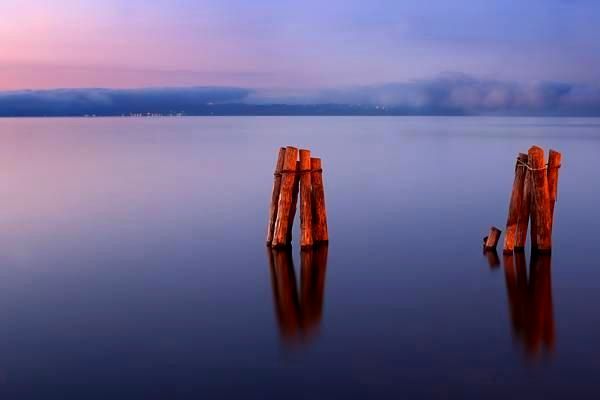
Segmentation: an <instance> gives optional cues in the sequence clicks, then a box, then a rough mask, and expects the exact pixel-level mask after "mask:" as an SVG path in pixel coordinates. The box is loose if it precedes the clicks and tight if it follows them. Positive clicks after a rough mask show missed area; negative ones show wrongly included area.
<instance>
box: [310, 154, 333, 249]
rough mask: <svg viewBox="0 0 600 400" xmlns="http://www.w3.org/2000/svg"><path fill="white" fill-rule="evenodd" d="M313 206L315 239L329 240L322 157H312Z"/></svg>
mask: <svg viewBox="0 0 600 400" xmlns="http://www.w3.org/2000/svg"><path fill="white" fill-rule="evenodd" d="M310 168H311V170H312V172H311V183H312V207H313V211H312V212H313V241H314V242H315V243H318V242H322V243H325V242H328V241H329V232H328V230H327V210H326V208H325V188H324V186H323V172H322V166H321V159H320V158H311V159H310Z"/></svg>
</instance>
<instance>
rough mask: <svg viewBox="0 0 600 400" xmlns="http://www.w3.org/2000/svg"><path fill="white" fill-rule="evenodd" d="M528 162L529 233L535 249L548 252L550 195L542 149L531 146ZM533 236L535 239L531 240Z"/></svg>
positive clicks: (550, 248)
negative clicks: (529, 188) (529, 167)
mask: <svg viewBox="0 0 600 400" xmlns="http://www.w3.org/2000/svg"><path fill="white" fill-rule="evenodd" d="M528 154H529V162H530V166H531V170H530V172H531V176H532V186H531V195H532V202H531V233H532V243H534V244H535V250H536V251H539V252H544V253H549V252H550V251H551V250H552V237H551V231H550V229H551V228H550V225H551V219H552V218H551V213H550V195H549V191H548V179H547V177H546V165H545V162H544V150H542V149H541V148H540V147H537V146H532V147H531V148H530V149H529V152H528ZM533 236H535V238H536V240H535V241H533Z"/></svg>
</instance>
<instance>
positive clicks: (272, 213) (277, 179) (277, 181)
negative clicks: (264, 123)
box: [267, 147, 285, 246]
mask: <svg viewBox="0 0 600 400" xmlns="http://www.w3.org/2000/svg"><path fill="white" fill-rule="evenodd" d="M284 159H285V147H281V148H279V154H278V155H277V162H276V164H275V172H274V174H273V175H274V178H273V192H272V193H271V206H270V207H269V224H268V226H267V246H270V245H271V242H272V241H273V231H274V229H275V220H276V219H277V203H278V202H279V191H280V189H281V170H282V169H283V161H284Z"/></svg>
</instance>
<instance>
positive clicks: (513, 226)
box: [504, 153, 527, 254]
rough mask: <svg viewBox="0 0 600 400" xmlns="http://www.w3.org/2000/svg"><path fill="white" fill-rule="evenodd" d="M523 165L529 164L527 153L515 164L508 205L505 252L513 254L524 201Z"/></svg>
mask: <svg viewBox="0 0 600 400" xmlns="http://www.w3.org/2000/svg"><path fill="white" fill-rule="evenodd" d="M523 165H527V154H523V153H521V154H519V156H518V157H517V164H516V166H515V180H514V182H513V188H512V195H511V196H510V204H509V206H508V218H507V220H506V232H505V234H504V254H511V253H512V252H513V250H514V248H515V241H516V236H517V224H518V221H519V212H520V211H521V203H522V202H523V190H524V188H525V173H526V171H527V169H526V168H524V167H523Z"/></svg>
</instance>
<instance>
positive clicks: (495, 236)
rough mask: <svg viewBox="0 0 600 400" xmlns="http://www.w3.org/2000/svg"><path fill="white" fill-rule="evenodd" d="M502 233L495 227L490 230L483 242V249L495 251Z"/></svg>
mask: <svg viewBox="0 0 600 400" xmlns="http://www.w3.org/2000/svg"><path fill="white" fill-rule="evenodd" d="M501 233H502V231H501V230H500V229H498V228H496V227H495V226H492V227H491V228H490V233H489V235H488V236H487V239H486V240H485V244H484V247H485V249H486V250H492V249H493V250H495V249H496V246H497V245H498V241H499V240H500V234H501Z"/></svg>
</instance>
